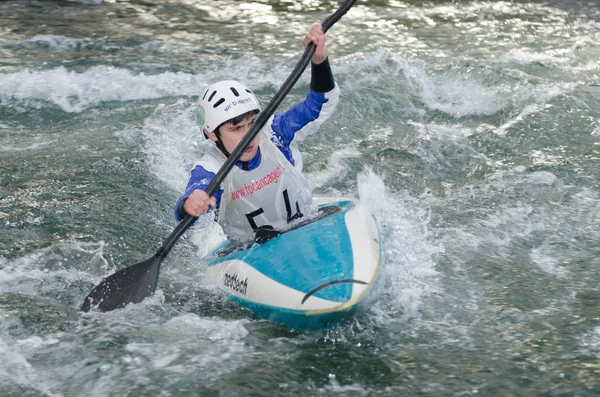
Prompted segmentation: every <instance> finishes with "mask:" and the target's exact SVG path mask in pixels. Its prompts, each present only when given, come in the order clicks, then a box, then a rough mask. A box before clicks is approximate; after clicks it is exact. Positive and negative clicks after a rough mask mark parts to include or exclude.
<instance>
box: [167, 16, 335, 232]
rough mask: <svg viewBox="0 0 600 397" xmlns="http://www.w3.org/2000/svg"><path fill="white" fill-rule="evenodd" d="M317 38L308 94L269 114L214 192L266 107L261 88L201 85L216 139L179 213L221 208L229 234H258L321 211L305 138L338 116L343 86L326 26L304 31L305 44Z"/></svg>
mask: <svg viewBox="0 0 600 397" xmlns="http://www.w3.org/2000/svg"><path fill="white" fill-rule="evenodd" d="M310 42H313V43H315V46H316V49H315V52H314V55H313V56H312V59H311V82H310V88H309V90H308V93H307V95H306V98H305V99H304V100H303V101H301V102H300V103H298V104H296V105H294V106H293V107H291V108H290V109H289V110H287V111H286V112H285V113H282V114H276V115H274V116H272V117H271V118H270V119H269V120H268V122H267V123H266V124H265V126H264V127H263V128H262V130H261V131H260V132H259V133H258V134H257V136H256V138H254V140H253V141H252V142H251V143H250V145H249V146H248V148H247V149H246V150H245V151H244V152H243V154H242V156H241V157H240V159H239V161H238V162H237V163H236V165H235V166H234V167H233V168H232V169H231V171H230V172H229V174H228V175H227V177H226V178H225V180H224V181H223V183H222V184H221V186H220V189H219V190H218V191H217V192H216V193H215V195H214V196H213V197H208V195H207V194H206V192H205V191H204V190H205V189H206V188H207V186H208V184H209V183H210V181H211V180H212V179H213V178H214V176H215V175H216V173H217V172H218V171H219V169H220V168H221V166H222V165H223V163H224V162H225V160H226V158H227V157H229V155H230V153H231V152H233V151H234V150H235V148H236V147H237V145H238V143H239V142H240V141H241V139H242V138H243V137H244V136H245V135H246V133H247V132H248V130H249V129H250V127H251V126H252V124H253V123H254V119H255V117H256V115H257V114H258V113H259V112H260V111H261V108H260V104H259V102H258V100H257V98H256V97H255V95H254V94H253V93H252V92H251V91H250V90H249V89H248V88H247V87H246V86H245V85H243V84H241V83H239V82H237V81H233V80H226V81H219V82H217V83H214V84H211V85H209V86H208V87H207V88H205V89H204V90H203V91H201V93H200V96H199V98H198V103H197V108H196V118H197V120H196V121H197V123H198V125H199V126H200V128H201V130H202V132H203V133H204V136H205V137H206V138H207V139H210V140H211V141H213V142H214V143H215V145H214V146H213V147H211V148H210V149H209V150H208V152H207V153H206V154H205V155H204V156H203V157H202V158H201V159H200V160H199V161H197V162H196V163H195V164H194V166H193V168H192V171H191V177H190V180H189V182H188V184H187V187H186V191H185V193H184V194H183V195H182V196H181V197H180V198H179V199H178V200H177V203H176V204H175V216H176V218H177V219H178V220H181V219H182V218H183V216H185V214H186V213H187V214H190V215H192V216H200V215H202V214H204V213H205V212H207V211H209V210H210V209H212V208H216V209H218V216H217V217H216V218H217V219H218V221H219V223H220V224H221V226H222V227H223V230H224V231H225V233H226V234H227V236H228V237H229V238H230V239H232V240H237V241H243V240H248V239H250V238H252V236H253V234H254V232H256V231H257V229H258V230H264V229H265V228H268V229H271V228H273V229H275V230H282V229H285V228H288V227H289V226H290V224H292V223H293V222H294V221H296V220H298V219H300V218H306V217H310V216H312V215H314V214H315V213H316V208H315V206H314V205H313V203H312V194H311V189H310V187H309V183H308V181H307V180H306V178H305V177H304V176H303V175H302V173H301V172H302V156H301V154H300V152H299V150H298V143H299V142H301V141H303V140H304V139H305V138H306V137H307V136H309V135H311V134H314V133H315V132H317V131H318V129H319V127H320V126H321V124H322V123H323V122H324V121H326V120H327V119H328V118H329V117H330V116H331V115H332V113H333V112H334V110H335V108H336V106H337V103H338V98H339V88H338V86H337V85H336V84H335V82H334V79H333V74H332V72H331V67H330V65H329V61H328V59H327V46H326V43H325V34H324V33H323V30H322V28H321V25H319V24H315V25H313V26H312V28H311V29H310V31H309V32H308V33H307V34H306V35H305V36H304V39H303V41H302V44H303V45H304V47H306V46H307V45H308V44H309V43H310Z"/></svg>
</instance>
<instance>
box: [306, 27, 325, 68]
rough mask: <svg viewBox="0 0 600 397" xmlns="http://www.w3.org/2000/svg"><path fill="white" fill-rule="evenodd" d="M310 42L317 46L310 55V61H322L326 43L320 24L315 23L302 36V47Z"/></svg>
mask: <svg viewBox="0 0 600 397" xmlns="http://www.w3.org/2000/svg"><path fill="white" fill-rule="evenodd" d="M310 42H313V43H315V46H316V47H317V48H316V49H315V53H314V54H313V56H312V62H313V63H314V64H317V65H318V64H320V63H322V62H323V61H324V60H325V58H327V45H325V33H323V28H322V27H321V25H320V24H318V23H315V24H314V25H313V26H312V28H310V31H309V32H308V33H307V34H306V36H304V40H302V45H303V46H304V47H306V46H308V44H309V43H310Z"/></svg>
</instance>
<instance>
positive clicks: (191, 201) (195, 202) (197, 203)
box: [183, 190, 217, 216]
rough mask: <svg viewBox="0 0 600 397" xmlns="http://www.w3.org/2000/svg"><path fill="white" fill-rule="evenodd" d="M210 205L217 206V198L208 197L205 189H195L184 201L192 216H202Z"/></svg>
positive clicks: (185, 208)
mask: <svg viewBox="0 0 600 397" xmlns="http://www.w3.org/2000/svg"><path fill="white" fill-rule="evenodd" d="M208 206H211V207H213V208H215V207H216V206H217V199H215V198H214V197H208V194H206V192H205V191H204V190H194V191H193V192H192V194H190V195H189V196H188V198H187V199H186V200H185V202H184V203H183V209H184V210H185V212H186V213H188V214H189V215H191V216H200V215H202V214H204V213H205V212H206V211H208Z"/></svg>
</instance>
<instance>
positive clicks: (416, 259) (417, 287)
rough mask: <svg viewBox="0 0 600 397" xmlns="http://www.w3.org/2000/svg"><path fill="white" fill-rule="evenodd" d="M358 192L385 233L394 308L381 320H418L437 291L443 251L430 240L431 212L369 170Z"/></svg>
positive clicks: (387, 301) (385, 249) (384, 238)
mask: <svg viewBox="0 0 600 397" xmlns="http://www.w3.org/2000/svg"><path fill="white" fill-rule="evenodd" d="M358 189H359V196H360V200H361V202H362V203H363V204H364V205H366V206H367V207H368V208H369V209H370V210H371V212H372V213H373V215H374V216H375V218H376V219H377V222H378V224H379V227H380V229H381V232H382V247H383V254H384V266H385V274H386V275H387V277H388V279H389V280H388V281H389V283H390V284H391V285H390V286H389V288H388V291H390V292H389V299H386V304H390V305H391V307H392V310H391V311H386V314H385V315H386V317H388V318H387V320H386V319H382V320H383V321H389V320H392V321H398V320H399V317H400V316H402V317H403V320H408V319H411V318H415V317H419V316H420V314H419V310H420V309H421V308H422V305H423V301H424V300H425V299H426V297H427V296H428V295H430V294H431V293H432V292H434V291H436V290H437V289H438V286H437V282H436V276H437V272H436V271H435V260H434V258H435V256H436V255H438V254H440V253H443V252H444V248H443V247H442V246H440V245H439V244H436V243H433V242H432V241H431V239H432V236H431V234H430V232H429V230H428V224H429V213H428V211H427V209H425V208H422V207H420V206H419V204H417V203H416V200H413V199H411V198H410V196H408V195H406V194H398V193H396V194H394V195H392V194H390V193H389V192H388V191H387V189H386V187H385V184H384V178H383V177H382V176H379V175H377V174H376V173H375V172H374V171H373V170H371V169H369V168H366V169H365V171H364V172H363V173H361V174H359V175H358ZM386 295H387V294H386Z"/></svg>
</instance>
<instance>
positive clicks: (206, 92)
mask: <svg viewBox="0 0 600 397" xmlns="http://www.w3.org/2000/svg"><path fill="white" fill-rule="evenodd" d="M206 94H208V90H206V91H205V92H204V96H203V97H202V100H204V98H206Z"/></svg>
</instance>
